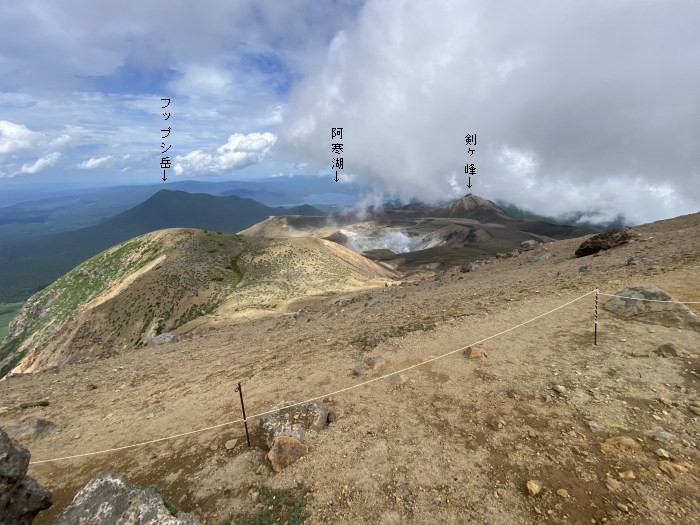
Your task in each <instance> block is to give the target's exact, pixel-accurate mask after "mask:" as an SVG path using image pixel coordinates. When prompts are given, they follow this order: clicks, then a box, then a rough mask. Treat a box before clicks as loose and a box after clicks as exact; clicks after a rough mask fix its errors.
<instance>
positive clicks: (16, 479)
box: [0, 430, 52, 525]
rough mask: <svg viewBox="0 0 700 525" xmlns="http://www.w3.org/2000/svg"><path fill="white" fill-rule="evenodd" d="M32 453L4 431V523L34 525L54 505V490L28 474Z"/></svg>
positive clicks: (0, 450) (0, 444)
mask: <svg viewBox="0 0 700 525" xmlns="http://www.w3.org/2000/svg"><path fill="white" fill-rule="evenodd" d="M30 457H31V454H30V453H29V450H27V449H26V448H24V447H23V446H21V445H19V444H17V443H15V442H13V441H12V440H11V439H10V437H9V436H8V435H7V434H6V433H5V432H4V431H2V430H0V513H1V514H2V515H1V516H0V523H3V524H5V523H6V524H8V525H10V524H12V525H15V524H16V525H31V523H32V521H34V517H35V516H36V515H37V514H39V512H41V511H42V510H45V509H48V508H49V507H50V506H51V504H52V498H51V493H50V492H49V491H48V490H46V489H45V488H44V487H42V486H41V485H39V484H38V483H37V482H36V481H35V480H34V478H31V477H29V476H27V468H28V467H29V459H30Z"/></svg>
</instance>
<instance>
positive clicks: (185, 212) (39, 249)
mask: <svg viewBox="0 0 700 525" xmlns="http://www.w3.org/2000/svg"><path fill="white" fill-rule="evenodd" d="M270 215H323V214H322V212H320V211H319V210H317V209H316V208H314V207H312V206H308V205H304V206H298V207H296V208H272V207H269V206H265V205H264V204H260V203H259V202H257V201H254V200H252V199H246V198H241V197H236V196H228V197H219V196H213V195H209V194H192V193H186V192H184V191H172V190H161V191H159V192H158V193H156V194H155V195H153V196H152V197H150V198H149V199H147V200H146V201H144V202H142V203H141V204H139V205H138V206H135V207H133V208H131V209H129V210H126V211H124V212H122V213H119V214H117V215H115V216H114V217H111V218H110V219H107V220H105V221H103V222H101V223H99V224H96V225H94V226H90V227H87V228H81V229H79V230H73V231H69V232H63V233H57V234H51V235H46V236H43V237H39V238H35V239H31V240H30V241H21V242H16V243H13V244H8V245H5V246H2V247H1V248H0V267H1V268H3V272H1V273H0V301H4V302H14V301H18V300H23V299H26V298H27V297H29V296H30V295H32V294H33V293H35V292H37V291H39V290H41V289H42V288H44V287H45V286H47V285H48V284H50V283H51V282H53V281H54V280H56V279H57V278H58V277H60V276H61V275H63V274H64V273H66V272H67V271H69V270H70V269H71V268H73V267H75V266H76V265H78V264H79V263H81V262H82V261H84V260H86V259H89V258H90V257H92V256H94V255H96V254H97V253H99V252H101V251H102V250H105V249H107V248H109V247H110V246H114V245H116V244H119V243H120V242H123V241H126V240H128V239H131V238H133V237H137V236H139V235H142V234H144V233H149V232H152V231H156V230H162V229H166V228H201V229H208V230H215V231H223V232H228V233H235V232H237V231H240V230H242V229H245V228H247V227H249V226H251V225H253V224H255V223H257V222H259V221H261V220H263V219H265V218H267V217H269V216H270Z"/></svg>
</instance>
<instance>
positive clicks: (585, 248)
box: [575, 228, 639, 257]
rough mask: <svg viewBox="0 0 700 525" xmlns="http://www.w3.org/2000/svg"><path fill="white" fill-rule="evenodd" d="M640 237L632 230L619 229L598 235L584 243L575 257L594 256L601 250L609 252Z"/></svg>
mask: <svg viewBox="0 0 700 525" xmlns="http://www.w3.org/2000/svg"><path fill="white" fill-rule="evenodd" d="M638 236H639V234H638V233H636V232H635V231H634V230H632V229H631V228H619V229H615V230H610V231H609V232H604V233H598V234H596V235H593V236H592V237H590V238H588V239H586V240H585V241H583V242H582V243H581V245H580V246H579V247H578V249H577V250H576V253H575V255H576V257H585V256H586V255H593V254H594V253H598V252H599V251H601V250H609V249H610V248H615V247H616V246H620V245H622V244H626V243H628V242H629V241H631V240H632V239H635V238H636V237H638Z"/></svg>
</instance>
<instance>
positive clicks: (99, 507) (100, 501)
mask: <svg viewBox="0 0 700 525" xmlns="http://www.w3.org/2000/svg"><path fill="white" fill-rule="evenodd" d="M175 514H177V516H174V515H173V513H171V512H170V511H169V510H168V508H167V507H166V504H165V502H164V501H163V497H162V496H161V495H160V494H159V493H158V492H157V491H156V489H155V488H153V487H149V488H145V489H144V488H139V487H135V486H134V485H132V484H131V483H130V482H129V480H128V478H127V477H126V476H121V475H119V474H114V473H112V472H106V473H103V474H100V475H99V476H97V477H96V478H94V479H93V480H91V481H89V482H88V483H87V485H85V486H84V487H83V488H82V489H81V490H80V492H78V493H77V494H76V495H75V497H74V498H73V501H72V502H71V503H70V505H68V506H67V507H66V508H65V510H64V511H63V512H61V513H60V514H59V515H58V517H57V518H56V520H55V521H54V522H53V525H77V524H83V523H84V524H92V523H99V524H100V525H126V524H134V525H136V524H139V525H147V524H148V525H199V523H200V522H199V520H198V519H197V518H194V517H192V516H190V515H189V514H185V513H184V512H175Z"/></svg>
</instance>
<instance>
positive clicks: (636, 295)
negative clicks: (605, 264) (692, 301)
mask: <svg viewBox="0 0 700 525" xmlns="http://www.w3.org/2000/svg"><path fill="white" fill-rule="evenodd" d="M615 295H617V296H621V297H613V298H612V299H610V300H609V301H608V302H606V303H605V305H604V306H603V308H605V309H606V310H608V311H610V312H613V313H614V314H617V315H619V316H620V317H624V318H626V319H632V320H635V321H640V322H643V323H650V324H659V325H663V326H670V327H673V328H686V329H689V330H694V331H696V332H700V318H698V316H697V315H695V314H694V313H693V312H692V311H691V310H690V309H689V308H688V307H686V306H685V305H684V304H680V303H672V302H659V301H674V299H673V297H672V296H671V295H670V294H668V293H667V292H665V291H663V290H662V289H660V288H657V287H655V286H637V287H634V288H625V289H624V290H622V291H620V292H617V293H616V294H615ZM642 299H644V300H642Z"/></svg>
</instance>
